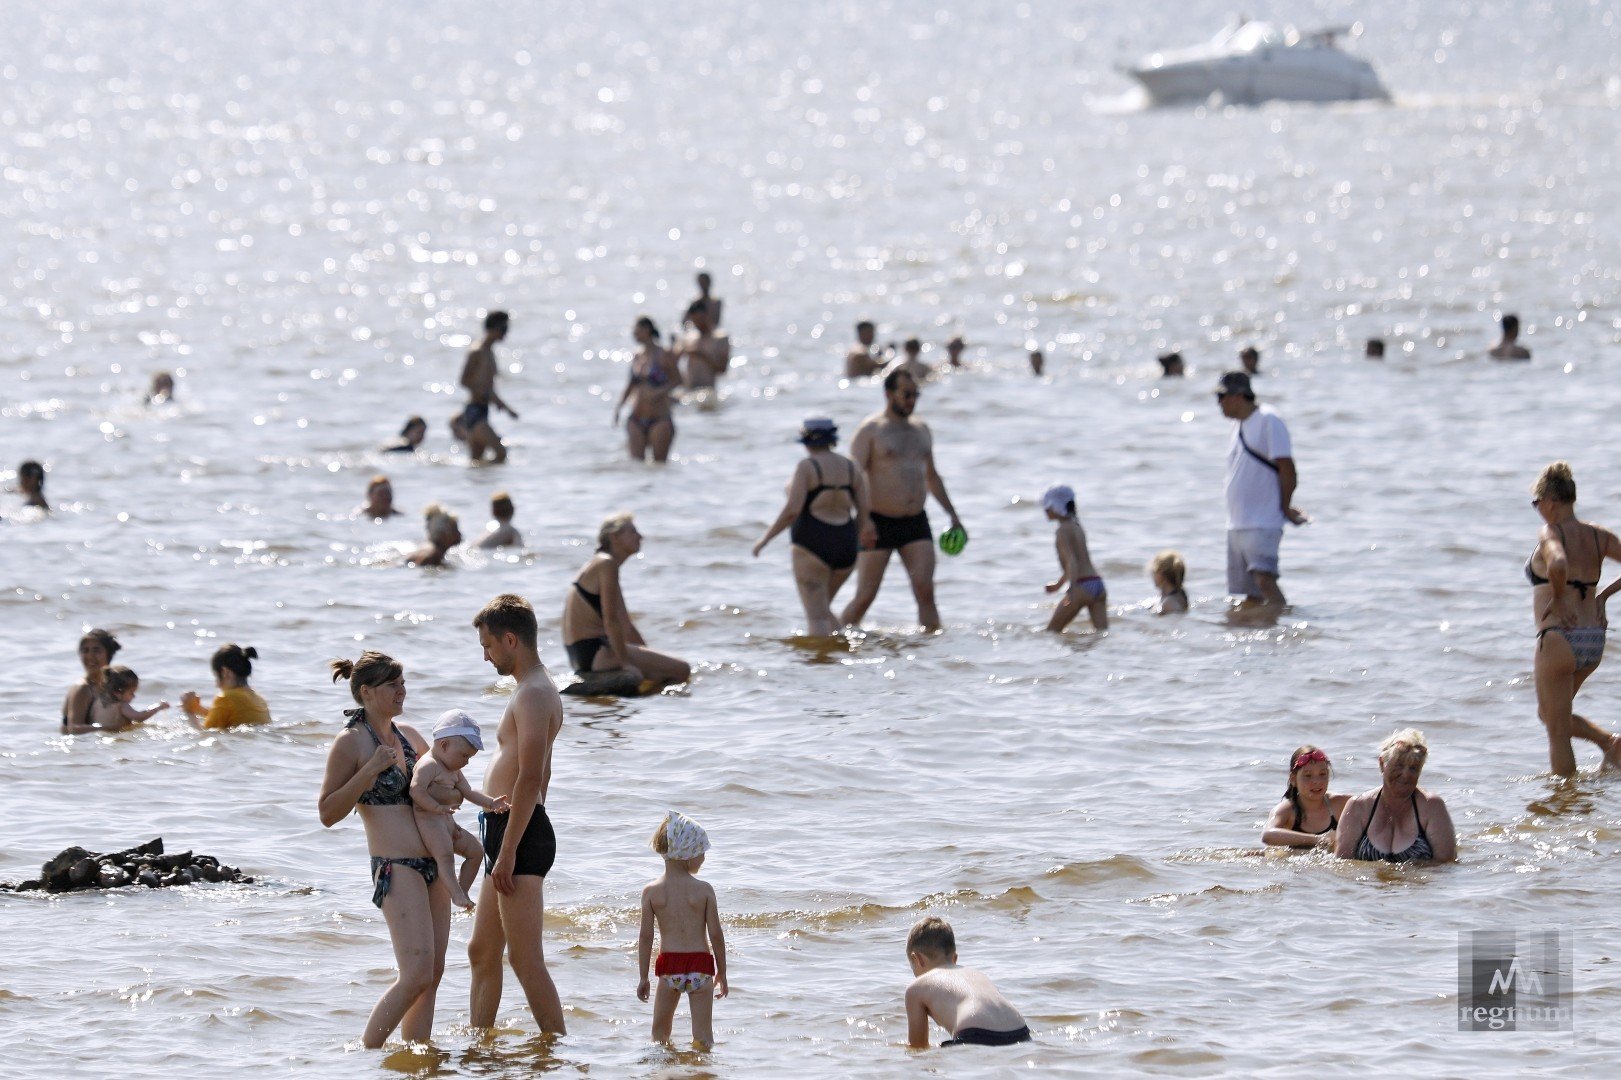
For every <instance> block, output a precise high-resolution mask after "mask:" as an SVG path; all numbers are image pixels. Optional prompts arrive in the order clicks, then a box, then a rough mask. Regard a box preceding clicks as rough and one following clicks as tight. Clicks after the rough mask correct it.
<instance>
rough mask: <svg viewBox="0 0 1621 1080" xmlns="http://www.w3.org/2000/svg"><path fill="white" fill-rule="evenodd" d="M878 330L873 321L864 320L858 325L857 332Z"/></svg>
mask: <svg viewBox="0 0 1621 1080" xmlns="http://www.w3.org/2000/svg"><path fill="white" fill-rule="evenodd" d="M876 329H878V328H877V327H876V326H874V325H873V324H872V320H871V319H862V320H861V321H860V322H858V323H856V331H857V332H860V331H862V330H876Z"/></svg>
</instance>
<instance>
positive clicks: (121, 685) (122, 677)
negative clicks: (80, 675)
mask: <svg viewBox="0 0 1621 1080" xmlns="http://www.w3.org/2000/svg"><path fill="white" fill-rule="evenodd" d="M102 685H103V687H104V688H105V689H106V691H107V696H106V697H105V698H103V699H102V700H101V701H99V702H97V703H96V708H95V710H94V719H95V724H96V726H97V727H98V728H100V729H101V730H103V731H123V730H124V729H125V728H131V727H134V726H135V725H136V724H144V723H146V722H147V721H148V720H150V719H152V718H153V717H154V716H156V715H157V714H158V713H160V712H162V711H163V710H164V709H167V708H168V707H169V703H168V702H167V701H160V702H158V703H157V704H156V705H154V706H152V707H151V708H150V709H137V708H136V707H135V704H134V702H135V694H136V693H137V692H138V691H139V690H140V688H141V678H140V676H138V675H136V674H135V672H133V671H131V670H130V669H129V668H127V667H124V666H122V665H114V666H112V667H109V668H108V669H107V670H106V672H105V673H104V674H103V675H102Z"/></svg>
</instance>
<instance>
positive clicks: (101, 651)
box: [62, 628, 122, 735]
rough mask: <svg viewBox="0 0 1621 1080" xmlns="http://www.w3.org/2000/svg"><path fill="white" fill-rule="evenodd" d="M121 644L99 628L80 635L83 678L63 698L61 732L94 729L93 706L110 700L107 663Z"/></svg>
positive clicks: (71, 733) (73, 732)
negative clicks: (107, 684) (108, 695)
mask: <svg viewBox="0 0 1621 1080" xmlns="http://www.w3.org/2000/svg"><path fill="white" fill-rule="evenodd" d="M121 647H122V646H120V645H119V644H118V639H117V638H115V637H113V636H112V634H110V633H108V632H107V631H105V630H102V629H100V628H97V629H95V630H89V631H86V633H85V635H84V636H83V637H81V638H80V639H79V663H80V664H82V665H83V666H84V678H83V679H82V680H81V681H79V682H78V683H75V684H74V686H73V688H72V689H71V690H69V691H68V696H67V697H65V698H63V699H62V734H64V735H84V734H87V733H89V732H92V731H95V730H97V728H96V720H95V717H96V710H97V708H98V707H101V706H104V705H105V704H106V702H107V701H109V700H110V699H109V698H108V697H107V688H106V676H107V665H108V664H111V663H112V660H113V657H114V656H117V655H118V650H119V649H120V648H121Z"/></svg>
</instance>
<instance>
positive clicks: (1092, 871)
mask: <svg viewBox="0 0 1621 1080" xmlns="http://www.w3.org/2000/svg"><path fill="white" fill-rule="evenodd" d="M1158 876H1159V872H1158V871H1157V870H1155V869H1154V867H1152V866H1151V865H1149V864H1148V863H1147V862H1144V861H1143V860H1142V859H1139V858H1137V857H1136V856H1135V855H1110V856H1109V857H1108V858H1106V859H1088V860H1087V861H1085V862H1078V863H1064V864H1063V865H1061V866H1055V867H1053V868H1052V869H1051V870H1048V871H1047V873H1046V877H1048V878H1051V879H1056V880H1058V881H1061V882H1064V883H1065V884H1073V885H1093V884H1096V883H1097V882H1100V881H1152V880H1153V879H1154V878H1156V877H1158Z"/></svg>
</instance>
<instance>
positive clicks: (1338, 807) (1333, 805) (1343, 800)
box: [1285, 795, 1351, 815]
mask: <svg viewBox="0 0 1621 1080" xmlns="http://www.w3.org/2000/svg"><path fill="white" fill-rule="evenodd" d="M1285 801H1287V800H1285ZM1350 801H1351V796H1349V795H1330V796H1329V797H1328V805H1329V808H1330V809H1332V810H1333V811H1334V813H1335V815H1339V814H1343V813H1345V806H1346V804H1347V803H1349V802H1350Z"/></svg>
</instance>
